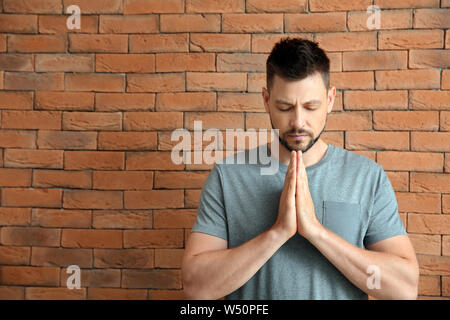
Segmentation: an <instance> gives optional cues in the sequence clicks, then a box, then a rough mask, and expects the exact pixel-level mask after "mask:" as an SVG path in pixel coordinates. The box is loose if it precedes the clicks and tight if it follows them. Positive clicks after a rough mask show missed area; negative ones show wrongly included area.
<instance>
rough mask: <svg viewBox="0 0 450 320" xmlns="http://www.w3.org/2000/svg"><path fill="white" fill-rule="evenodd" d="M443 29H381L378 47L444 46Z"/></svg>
mask: <svg viewBox="0 0 450 320" xmlns="http://www.w3.org/2000/svg"><path fill="white" fill-rule="evenodd" d="M443 39H444V32H443V31H442V30H398V31H380V32H379V34H378V49H379V50H380V49H381V50H404V49H435V48H442V47H443V45H444V43H443Z"/></svg>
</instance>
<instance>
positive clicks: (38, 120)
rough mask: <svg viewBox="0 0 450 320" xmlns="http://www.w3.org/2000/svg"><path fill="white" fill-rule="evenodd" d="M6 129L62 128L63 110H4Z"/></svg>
mask: <svg viewBox="0 0 450 320" xmlns="http://www.w3.org/2000/svg"><path fill="white" fill-rule="evenodd" d="M1 121H2V128H4V129H49V130H51V129H53V130H58V129H61V112H58V111H28V110H27V111H22V110H20V111H16V110H3V112H2V119H1Z"/></svg>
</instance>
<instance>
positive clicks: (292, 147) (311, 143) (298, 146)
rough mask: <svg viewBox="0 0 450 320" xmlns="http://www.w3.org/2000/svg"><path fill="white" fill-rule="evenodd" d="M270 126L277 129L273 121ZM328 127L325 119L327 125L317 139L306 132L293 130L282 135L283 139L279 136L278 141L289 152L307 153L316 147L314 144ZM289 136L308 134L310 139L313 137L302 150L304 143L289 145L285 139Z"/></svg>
mask: <svg viewBox="0 0 450 320" xmlns="http://www.w3.org/2000/svg"><path fill="white" fill-rule="evenodd" d="M270 124H271V125H272V129H275V127H274V125H273V123H272V119H270ZM326 126H327V119H326V118H325V124H324V126H323V128H322V130H321V131H320V133H319V134H318V135H317V137H315V138H314V137H312V135H311V134H310V133H309V132H306V131H296V130H291V131H288V132H286V133H284V134H282V136H283V137H281V136H280V135H278V134H277V135H278V140H279V141H280V144H281V145H282V146H284V147H285V148H286V149H287V150H288V151H289V152H291V151H302V153H305V152H306V151H308V150H309V149H311V147H312V146H314V144H315V143H316V142H317V140H319V138H320V136H321V135H322V132H323V131H324V130H325V127H326ZM289 134H306V135H308V136H309V137H311V139H310V141H309V143H308V145H307V146H306V147H305V148H302V146H301V144H302V142H303V141H298V142H294V143H293V144H291V145H290V144H289V142H287V140H286V139H284V137H285V136H287V135H289Z"/></svg>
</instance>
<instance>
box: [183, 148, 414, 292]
mask: <svg viewBox="0 0 450 320" xmlns="http://www.w3.org/2000/svg"><path fill="white" fill-rule="evenodd" d="M243 152H245V154H246V159H247V160H248V159H249V157H248V153H249V150H247V151H243ZM232 157H233V156H232ZM270 159H271V161H277V159H276V158H275V157H271V158H270ZM224 162H225V161H224ZM225 163H226V162H225ZM225 163H223V164H217V163H216V164H215V165H214V168H213V169H212V171H211V173H210V175H209V176H208V179H207V180H206V182H205V184H204V186H203V189H202V193H201V196H200V203H199V206H198V210H197V218H196V221H195V223H194V226H193V227H192V232H202V233H206V234H210V235H213V236H216V237H220V238H223V239H225V240H227V241H228V248H234V247H237V246H239V245H241V244H243V243H245V242H247V241H249V240H250V239H252V238H254V237H256V236H257V235H259V234H261V233H262V232H264V231H266V230H267V229H269V228H270V227H271V226H272V225H273V224H274V223H275V220H276V218H277V214H278V205H279V200H280V196H281V192H282V190H283V185H284V180H285V176H286V171H287V168H288V167H287V166H286V165H285V164H283V163H281V162H278V164H279V169H278V172H277V173H276V174H274V175H261V170H260V169H261V166H266V167H267V166H268V165H267V164H266V165H263V164H262V163H261V161H259V157H258V161H257V163H256V164H251V163H254V161H253V162H251V163H249V161H246V163H244V164H225ZM266 163H267V162H266ZM306 173H307V175H308V183H309V189H310V192H311V196H312V199H313V201H314V207H315V211H316V215H317V218H318V219H319V221H320V222H321V223H322V224H323V225H324V226H325V227H326V228H328V229H329V230H331V231H333V232H334V233H336V234H337V235H339V236H340V237H342V238H344V239H345V240H347V241H348V242H350V243H352V244H354V245H356V246H358V247H360V248H364V246H367V245H369V244H371V243H374V242H377V241H380V240H383V239H387V238H390V237H393V236H396V235H403V234H406V231H405V229H404V226H403V223H402V221H401V219H400V216H399V214H398V206H397V200H396V198H395V193H394V190H393V188H392V185H391V183H390V181H389V179H388V177H387V176H386V173H385V172H384V170H383V168H382V167H381V166H380V165H378V164H377V163H376V162H374V161H372V160H371V159H369V158H367V157H364V156H362V155H359V154H356V153H352V152H349V151H347V150H344V149H342V148H339V147H336V146H334V145H328V149H327V152H326V153H325V155H324V157H323V158H322V159H321V160H320V161H319V162H317V163H316V164H314V165H312V166H309V167H307V168H306ZM369 276H370V274H368V277H369ZM225 298H226V299H256V300H257V299H267V300H277V299H286V300H297V299H298V300H300V299H367V298H368V297H367V294H366V293H364V292H363V291H361V290H360V289H359V288H357V287H356V286H354V285H353V284H352V283H351V282H350V281H348V280H347V278H345V277H344V275H342V273H341V272H340V271H339V270H338V269H336V267H334V265H333V264H331V263H330V262H329V261H328V260H327V259H326V258H325V257H324V256H323V255H322V254H321V253H320V252H319V251H318V250H317V249H316V248H315V247H314V246H313V245H312V244H311V243H310V242H309V241H308V240H306V239H305V238H303V237H302V236H300V235H299V234H298V233H297V234H296V235H294V236H293V237H292V238H290V239H289V240H288V241H287V242H286V243H285V244H284V245H283V246H281V247H280V248H279V249H278V250H277V252H275V254H274V255H273V256H272V257H271V258H270V259H269V260H268V261H267V262H266V263H265V264H264V265H263V266H262V267H261V268H260V269H259V270H258V272H256V274H255V275H253V277H251V278H250V279H249V280H248V282H247V283H245V284H244V285H243V286H242V287H240V288H239V289H237V290H236V291H234V292H232V293H231V294H229V295H228V296H226V297H225Z"/></svg>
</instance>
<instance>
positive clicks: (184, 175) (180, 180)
mask: <svg viewBox="0 0 450 320" xmlns="http://www.w3.org/2000/svg"><path fill="white" fill-rule="evenodd" d="M208 174H209V172H202V171H190V172H189V171H178V172H177V171H174V172H170V171H157V172H156V173H155V188H157V189H183V188H201V187H203V184H204V183H205V181H206V178H207V177H208Z"/></svg>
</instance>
